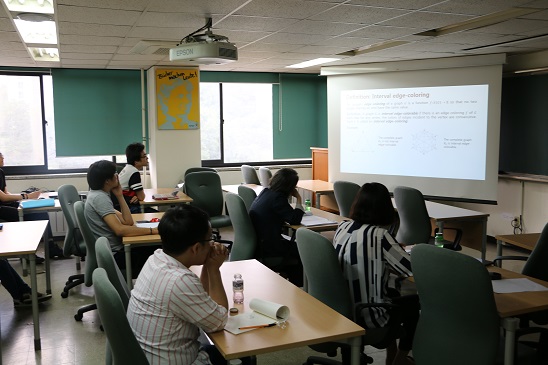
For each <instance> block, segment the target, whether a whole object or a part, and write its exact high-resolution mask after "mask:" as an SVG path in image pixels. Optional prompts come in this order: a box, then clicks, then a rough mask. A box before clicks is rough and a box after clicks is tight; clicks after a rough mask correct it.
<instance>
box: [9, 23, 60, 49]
mask: <svg viewBox="0 0 548 365" xmlns="http://www.w3.org/2000/svg"><path fill="white" fill-rule="evenodd" d="M13 21H14V23H15V26H16V27H17V31H18V32H19V34H21V37H22V38H23V41H24V42H25V43H39V44H57V27H56V26H55V22H54V21H44V22H29V21H25V20H21V19H14V20H13Z"/></svg>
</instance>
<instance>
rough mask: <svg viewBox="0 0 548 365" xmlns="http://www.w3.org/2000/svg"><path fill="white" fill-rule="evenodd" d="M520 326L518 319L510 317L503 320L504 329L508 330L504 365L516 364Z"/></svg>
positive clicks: (505, 340) (505, 339)
mask: <svg viewBox="0 0 548 365" xmlns="http://www.w3.org/2000/svg"><path fill="white" fill-rule="evenodd" d="M518 326H519V319H517V318H514V317H509V318H503V319H502V328H504V329H505V330H506V334H505V337H504V365H513V364H514V343H515V340H516V330H517V328H518Z"/></svg>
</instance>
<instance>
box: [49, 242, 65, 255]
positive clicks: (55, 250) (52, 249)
mask: <svg viewBox="0 0 548 365" xmlns="http://www.w3.org/2000/svg"><path fill="white" fill-rule="evenodd" d="M49 258H50V259H56V258H57V259H62V258H65V256H64V255H63V250H62V249H61V248H60V247H59V246H57V245H56V244H55V242H53V241H49Z"/></svg>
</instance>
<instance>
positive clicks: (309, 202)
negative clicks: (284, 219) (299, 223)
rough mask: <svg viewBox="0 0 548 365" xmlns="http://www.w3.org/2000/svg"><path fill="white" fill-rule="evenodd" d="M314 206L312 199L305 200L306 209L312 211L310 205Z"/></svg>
mask: <svg viewBox="0 0 548 365" xmlns="http://www.w3.org/2000/svg"><path fill="white" fill-rule="evenodd" d="M311 206H312V202H311V201H310V199H306V200H305V201H304V210H305V211H307V212H310V207H311Z"/></svg>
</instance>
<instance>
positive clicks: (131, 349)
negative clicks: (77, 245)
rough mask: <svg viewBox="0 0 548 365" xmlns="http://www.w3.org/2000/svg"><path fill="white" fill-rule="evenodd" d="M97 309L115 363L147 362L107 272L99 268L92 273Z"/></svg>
mask: <svg viewBox="0 0 548 365" xmlns="http://www.w3.org/2000/svg"><path fill="white" fill-rule="evenodd" d="M93 286H94V290H95V301H96V302H97V310H98V311H99V316H100V317H101V323H102V325H103V328H104V329H105V333H106V335H107V340H108V343H109V345H110V349H111V351H112V358H113V359H114V363H115V364H134V365H141V364H142V365H144V364H148V360H147V358H146V356H145V353H144V352H143V350H142V349H141V346H140V345H139V342H137V339H136V338H135V334H134V333H133V330H132V329H131V326H130V325H129V321H128V319H127V317H126V309H125V308H124V305H123V303H122V300H121V299H120V296H119V295H118V292H117V291H116V289H115V288H114V286H113V285H112V283H111V282H110V281H109V278H108V275H107V272H106V271H105V270H104V269H102V268H99V269H97V270H95V272H94V273H93Z"/></svg>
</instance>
